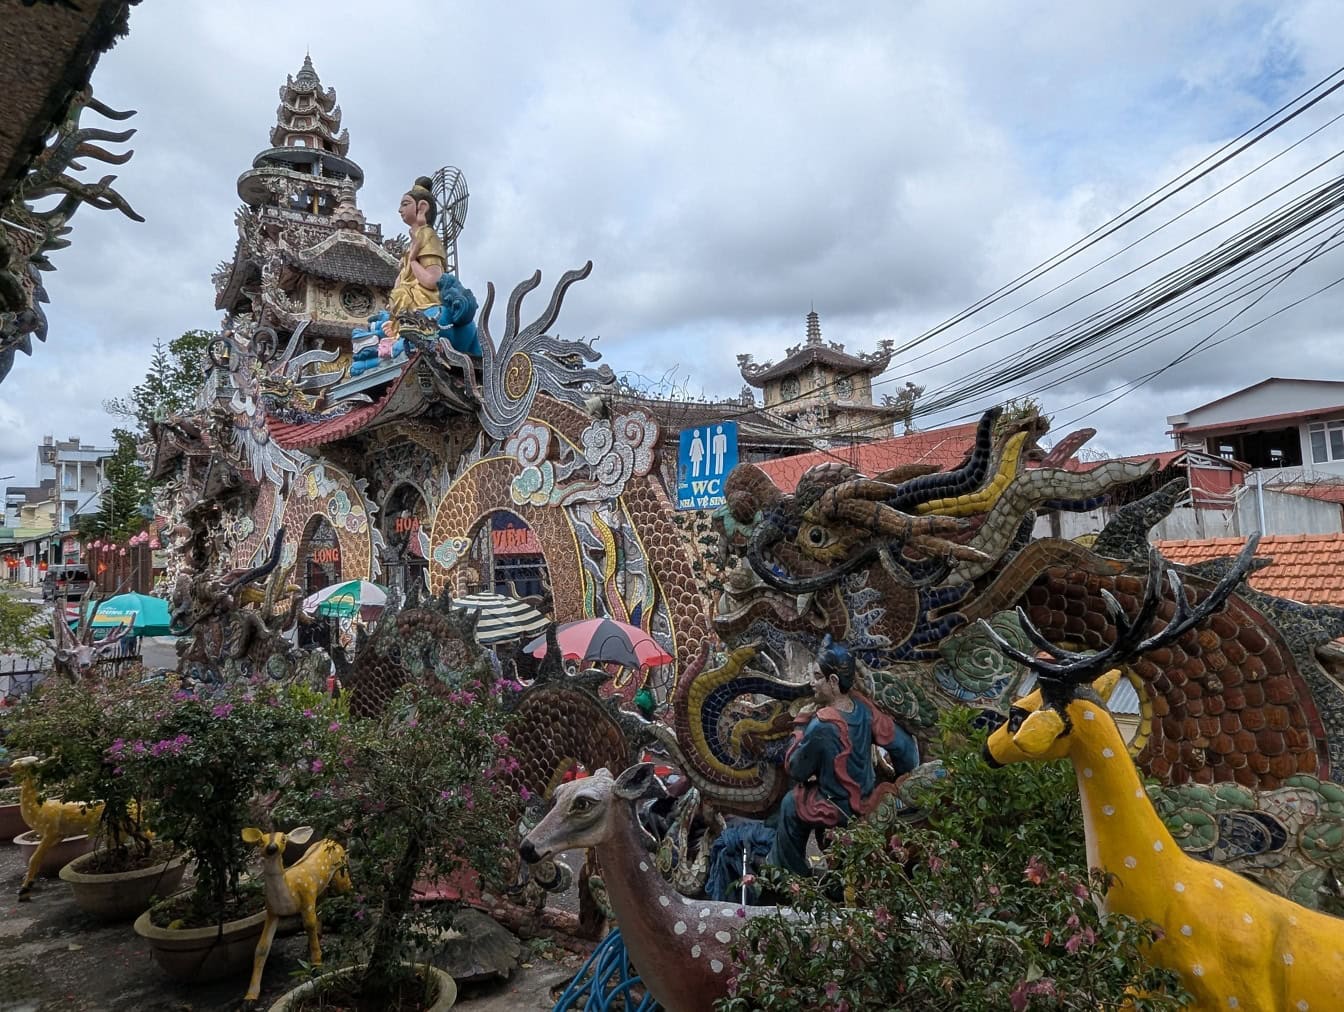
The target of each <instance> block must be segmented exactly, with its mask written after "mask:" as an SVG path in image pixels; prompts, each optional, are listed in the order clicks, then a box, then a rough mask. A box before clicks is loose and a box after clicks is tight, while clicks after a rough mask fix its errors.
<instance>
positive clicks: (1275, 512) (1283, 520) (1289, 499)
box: [1237, 485, 1344, 534]
mask: <svg viewBox="0 0 1344 1012" xmlns="http://www.w3.org/2000/svg"><path fill="white" fill-rule="evenodd" d="M1264 504H1265V530H1264V531H1263V533H1265V534H1339V533H1340V532H1341V530H1344V524H1341V516H1342V515H1344V514H1341V511H1340V507H1339V504H1338V503H1332V502H1322V501H1321V500H1319V499H1308V498H1307V497H1306V496H1300V495H1287V494H1285V493H1283V492H1275V491H1274V490H1273V486H1272V485H1267V486H1265V490H1264ZM1237 523H1238V525H1239V529H1240V532H1241V533H1244V534H1249V533H1251V532H1252V531H1257V530H1259V529H1260V511H1259V505H1258V503H1257V501H1256V493H1255V489H1253V488H1251V489H1248V490H1247V492H1246V494H1245V495H1243V496H1242V497H1241V499H1240V500H1239V501H1238V503H1237Z"/></svg>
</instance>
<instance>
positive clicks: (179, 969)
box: [135, 904, 266, 981]
mask: <svg viewBox="0 0 1344 1012" xmlns="http://www.w3.org/2000/svg"><path fill="white" fill-rule="evenodd" d="M156 906H157V904H156ZM153 910H154V907H150V909H149V910H146V911H145V912H144V913H142V914H141V915H140V916H139V917H137V918H136V919H135V933H136V934H137V935H139V936H140V937H141V938H143V939H145V940H146V941H148V942H149V947H150V950H151V951H152V952H153V953H154V960H155V962H157V963H158V964H159V966H160V967H162V968H163V971H164V972H165V973H167V974H168V976H170V977H172V978H173V979H174V980H182V981H209V980H218V979H220V978H221V977H229V976H240V975H244V974H246V973H247V971H248V970H249V969H251V967H252V955H253V953H254V952H255V951H256V948H257V939H258V938H260V937H261V929H262V926H263V925H264V924H265V923H266V911H264V910H262V911H259V912H257V913H255V914H252V915H251V916H249V917H242V918H239V919H238V920H234V921H225V922H224V925H223V928H222V929H221V928H220V926H219V925H215V924H212V925H210V926H209V927H206V928H160V927H157V926H156V925H155V924H154V923H153V922H152V920H151V919H150V915H151V914H152V913H153Z"/></svg>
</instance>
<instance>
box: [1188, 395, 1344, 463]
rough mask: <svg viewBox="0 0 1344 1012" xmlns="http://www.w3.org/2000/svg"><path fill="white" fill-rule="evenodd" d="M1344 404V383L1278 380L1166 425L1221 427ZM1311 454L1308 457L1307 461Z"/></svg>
mask: <svg viewBox="0 0 1344 1012" xmlns="http://www.w3.org/2000/svg"><path fill="white" fill-rule="evenodd" d="M1340 404H1344V383H1340V382H1334V381H1327V380H1275V381H1273V382H1270V383H1265V384H1264V385H1263V386H1257V387H1255V388H1253V389H1250V390H1243V391H1240V392H1238V393H1235V394H1231V395H1230V396H1228V397H1226V398H1224V399H1223V400H1221V401H1218V402H1217V403H1214V404H1211V405H1209V406H1208V407H1204V408H1195V409H1194V410H1191V411H1188V412H1186V413H1185V414H1184V415H1171V416H1170V417H1168V418H1167V421H1168V422H1170V423H1172V424H1176V423H1177V422H1183V423H1185V424H1186V425H1190V426H1204V425H1221V424H1223V423H1225V422H1236V421H1240V420H1241V419H1243V418H1262V417H1264V416H1266V415H1284V414H1289V413H1294V412H1299V411H1311V410H1313V409H1315V408H1330V407H1335V406H1337V405H1340ZM1308 449H1309V448H1308ZM1309 456H1310V453H1308V457H1309Z"/></svg>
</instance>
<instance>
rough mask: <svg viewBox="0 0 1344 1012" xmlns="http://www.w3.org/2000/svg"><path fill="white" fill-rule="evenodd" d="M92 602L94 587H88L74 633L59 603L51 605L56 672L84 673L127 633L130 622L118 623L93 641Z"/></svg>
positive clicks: (81, 603) (110, 650) (80, 606)
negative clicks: (119, 624)
mask: <svg viewBox="0 0 1344 1012" xmlns="http://www.w3.org/2000/svg"><path fill="white" fill-rule="evenodd" d="M92 605H93V587H89V589H88V590H87V591H86V592H85V593H84V596H83V597H82V598H80V601H79V622H78V623H77V624H76V626H75V629H74V631H73V632H72V631H71V629H70V623H69V621H68V620H67V619H66V614H65V609H64V608H63V607H62V606H61V604H60V602H59V601H58V602H57V604H56V606H55V607H54V608H52V611H51V631H52V654H53V657H54V660H55V662H56V669H57V670H58V671H64V672H65V673H66V674H69V675H74V676H80V675H85V674H87V673H88V671H89V669H90V668H92V667H93V665H94V664H96V663H97V662H98V661H99V660H100V659H101V658H103V657H105V656H107V655H108V654H109V653H111V652H112V651H113V650H115V649H116V647H117V645H118V644H119V643H120V642H121V640H122V638H123V637H124V636H126V634H127V633H128V632H130V629H131V627H130V626H129V625H123V626H118V627H117V628H115V629H113V630H112V631H111V632H109V633H108V634H107V635H106V636H104V637H103V638H102V639H101V640H94V638H93V635H94V628H93V613H94V608H93V607H92Z"/></svg>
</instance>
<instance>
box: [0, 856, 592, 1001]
mask: <svg viewBox="0 0 1344 1012" xmlns="http://www.w3.org/2000/svg"><path fill="white" fill-rule="evenodd" d="M22 878H23V865H22V863H21V861H20V860H19V853H18V848H17V847H11V846H9V845H8V844H0V995H3V996H4V1002H5V1003H6V1007H13V1008H16V1009H19V1008H26V1009H34V1010H41V1012H46V1010H48V1009H50V1010H53V1012H54V1010H57V1009H59V1010H61V1012H177V1010H180V1009H184V1008H190V1009H192V1010H193V1012H235V1010H236V1009H238V1007H239V1004H240V1000H241V998H242V995H243V991H244V990H246V988H247V979H246V976H244V977H243V978H242V979H238V980H220V981H215V982H212V983H208V984H200V985H188V984H180V983H177V982H175V981H172V980H169V979H168V978H167V977H165V976H164V974H163V971H162V970H160V969H159V967H158V966H157V965H156V964H155V963H154V961H153V960H152V959H150V958H149V952H148V949H147V947H146V945H145V943H144V942H143V941H142V940H141V939H139V938H137V937H136V936H135V934H134V933H133V932H132V931H131V929H130V926H129V925H127V924H113V925H104V924H99V923H97V922H95V921H93V920H92V919H90V918H89V917H88V916H87V915H85V914H84V913H82V912H81V911H80V910H79V909H78V907H76V906H75V903H74V900H73V899H72V898H71V897H70V895H69V894H68V892H67V890H65V889H47V890H44V891H43V892H42V893H41V894H40V895H36V894H35V895H34V898H33V901H32V902H31V903H23V904H20V903H17V902H16V901H15V899H14V893H15V891H16V890H17V889H18V887H19V882H20V881H21V880H22ZM307 957H308V948H307V942H306V941H305V939H304V937H303V935H302V934H298V935H295V936H293V937H290V938H277V939H276V940H275V944H274V946H273V948H272V950H271V958H270V960H269V961H268V962H267V964H266V975H265V977H264V978H263V979H262V1000H261V1002H260V1003H259V1006H260V1007H261V1008H263V1009H264V1008H269V1006H270V1004H271V1003H272V1002H274V1001H275V1000H276V999H277V998H278V997H279V996H280V995H281V994H283V993H284V992H286V991H288V990H289V989H290V988H292V987H293V986H294V983H295V982H294V978H293V977H292V976H291V974H293V973H294V971H296V970H298V969H299V967H300V961H301V960H306V959H307ZM530 963H531V965H525V966H524V968H523V969H522V970H520V971H519V972H518V973H517V974H515V975H514V977H513V978H512V979H511V980H510V981H509V982H508V983H506V984H502V985H494V986H492V987H490V988H488V989H482V990H474V991H472V992H470V993H467V992H466V991H465V990H464V992H463V995H462V997H460V998H459V1000H458V1003H457V1005H456V1006H455V1008H459V1009H468V1010H471V1012H511V1010H512V1012H528V1010H542V1009H549V1008H551V1006H552V1005H553V1003H554V998H553V997H552V996H551V991H550V988H551V985H552V984H553V983H555V982H556V981H557V980H559V979H560V978H562V977H563V978H565V979H566V980H567V979H568V977H569V976H570V975H572V974H573V973H574V972H575V970H577V969H578V961H577V960H572V959H568V960H566V962H564V963H563V964H556V963H552V962H550V961H548V960H541V959H537V960H532V961H530Z"/></svg>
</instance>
